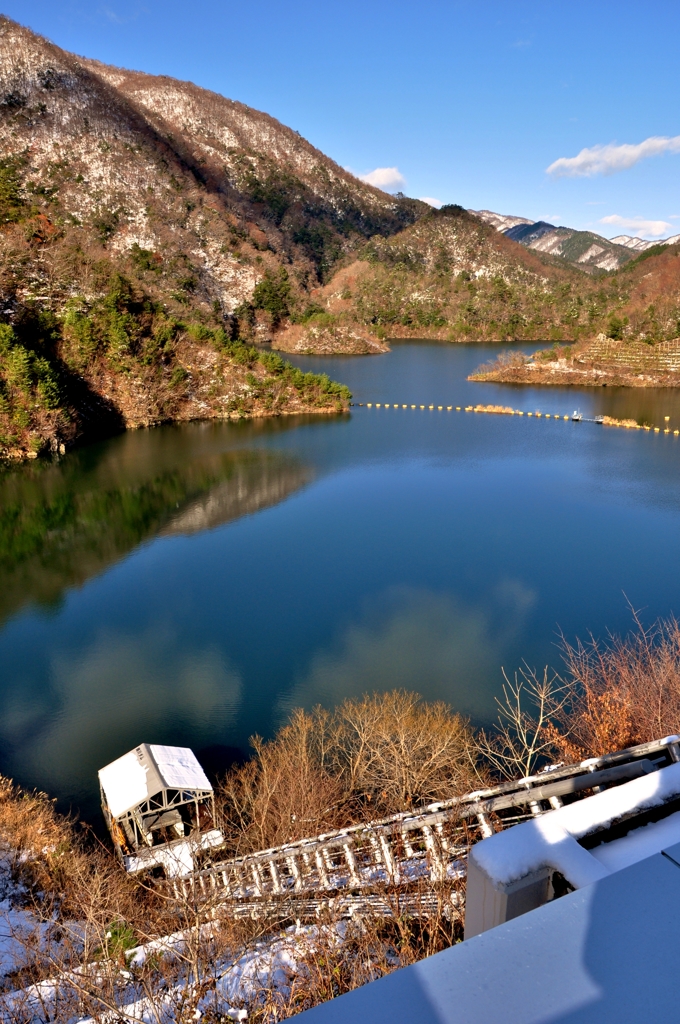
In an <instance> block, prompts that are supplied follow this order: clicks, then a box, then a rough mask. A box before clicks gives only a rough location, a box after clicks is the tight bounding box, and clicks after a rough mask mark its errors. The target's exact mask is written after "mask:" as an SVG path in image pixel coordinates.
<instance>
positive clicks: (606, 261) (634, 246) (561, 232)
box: [469, 210, 680, 272]
mask: <svg viewBox="0 0 680 1024" xmlns="http://www.w3.org/2000/svg"><path fill="white" fill-rule="evenodd" d="M469 212H470V213H473V214H474V215H475V216H476V217H481V219H482V220H484V221H486V223H487V224H490V225H491V226H492V227H494V228H495V229H496V230H497V231H500V232H502V233H503V234H504V235H507V236H508V238H512V240H513V241H514V242H519V243H520V244H521V245H524V246H526V247H527V248H528V249H535V250H537V251H538V252H544V253H547V254H548V255H549V256H557V257H560V258H561V259H563V260H565V261H566V262H567V263H572V264H573V265H575V266H578V267H579V268H580V269H582V270H586V271H590V272H592V271H594V270H618V269H619V268H620V267H622V266H624V264H626V263H628V262H629V261H630V260H631V259H633V258H634V257H635V256H636V255H639V254H640V253H641V252H644V251H645V250H646V249H651V248H652V246H655V245H673V244H675V243H676V242H679V241H680V235H673V236H672V237H671V238H663V239H660V240H659V241H658V242H648V241H645V240H644V239H642V238H632V237H631V236H630V235H617V237H616V238H612V239H609V238H604V237H603V236H602V235H597V234H595V233H594V232H593V231H577V230H576V229H575V228H568V227H564V226H563V225H560V226H559V227H558V226H557V225H555V224H549V223H548V222H547V221H544V220H539V221H532V220H528V219H527V218H526V217H512V216H508V215H506V214H502V213H494V212H493V211H492V210H470V211H469Z"/></svg>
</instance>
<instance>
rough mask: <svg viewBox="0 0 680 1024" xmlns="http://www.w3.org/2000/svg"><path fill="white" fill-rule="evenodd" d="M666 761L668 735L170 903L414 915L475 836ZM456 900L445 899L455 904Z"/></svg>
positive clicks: (296, 855)
mask: <svg viewBox="0 0 680 1024" xmlns="http://www.w3.org/2000/svg"><path fill="white" fill-rule="evenodd" d="M675 761H680V737H678V736H669V737H666V738H665V739H661V740H655V741H652V742H651V743H644V744H641V745H640V746H637V747H630V748H628V749H627V750H621V751H617V752H616V753H613V754H607V755H606V756H604V757H601V758H593V759H590V760H588V761H584V762H582V763H581V764H576V765H567V766H556V767H552V768H549V769H547V770H544V771H542V772H540V773H539V774H538V775H534V776H530V777H528V778H524V779H519V780H517V781H513V782H507V783H503V784H502V785H499V786H496V787H494V788H492V789H485V790H477V791H475V792H473V793H469V794H467V795H466V796H463V797H456V798H453V799H451V800H446V801H443V802H440V803H434V804H430V805H429V806H427V807H422V808H419V809H418V810H415V811H407V812H403V813H401V814H395V815H392V816H391V817H389V818H384V819H382V820H380V821H372V822H367V823H365V824H359V825H353V826H351V827H349V828H345V829H339V830H337V831H335V832H329V833H326V834H324V835H318V836H315V837H313V838H310V839H300V840H297V841H296V842H291V843H286V844H284V845H283V846H278V847H274V848H272V849H269V850H262V851H260V852H258V853H251V854H246V855H244V856H242V857H235V858H232V859H230V860H224V861H221V862H217V863H213V864H211V865H210V866H208V867H206V868H204V869H203V870H201V871H198V872H196V873H195V874H193V875H191V876H190V877H188V878H184V879H176V880H174V881H173V882H171V886H172V890H173V892H174V895H175V897H176V898H177V899H182V898H184V899H191V900H198V901H201V902H202V901H204V900H209V899H212V900H215V901H216V903H219V904H220V905H221V906H223V905H224V904H225V903H228V904H229V905H230V913H232V914H233V916H236V917H242V916H252V917H258V916H264V915H267V916H268V915H271V914H274V915H276V914H279V915H280V916H283V917H296V916H298V917H303V916H304V917H307V916H309V915H313V914H315V913H318V912H319V911H320V909H321V908H322V907H326V906H328V907H334V908H335V909H336V910H339V911H340V912H341V913H342V915H343V916H351V915H352V914H353V913H358V912H361V910H362V909H364V910H366V911H369V910H370V909H371V908H373V909H374V910H377V908H378V906H380V907H382V912H383V913H387V912H390V913H391V912H399V913H402V912H409V913H414V912H418V908H420V911H419V912H420V913H427V912H429V911H430V910H431V909H432V908H433V907H434V906H435V905H437V901H438V897H437V895H436V893H437V883H443V882H445V881H447V880H448V881H455V880H457V879H460V880H462V879H464V877H465V869H466V868H465V865H466V859H467V854H468V850H469V849H470V847H471V846H472V845H473V844H474V843H475V842H477V841H478V840H479V839H482V838H485V837H486V836H489V835H492V834H493V832H494V831H498V830H500V829H504V828H508V827H509V826H510V825H514V824H516V823H518V822H520V821H524V820H526V819H527V818H530V817H531V816H532V815H539V814H543V813H545V812H546V811H549V810H551V809H552V808H557V807H560V806H562V804H563V802H565V801H566V802H572V801H573V800H575V799H579V795H580V794H582V793H584V791H586V790H596V791H599V790H601V789H604V788H607V787H609V786H611V785H615V784H617V783H620V782H626V781H628V780H630V779H634V778H637V777H639V776H640V775H644V774H647V773H649V772H652V771H655V770H657V769H658V768H662V767H665V766H666V765H668V764H670V763H672V762H675ZM454 889H455V887H454ZM461 889H462V886H461ZM376 890H377V893H376ZM388 894H389V895H388ZM460 899H461V897H460V896H458V897H456V896H455V895H454V898H453V903H454V905H455V904H456V903H459V902H460ZM395 908H396V909H395Z"/></svg>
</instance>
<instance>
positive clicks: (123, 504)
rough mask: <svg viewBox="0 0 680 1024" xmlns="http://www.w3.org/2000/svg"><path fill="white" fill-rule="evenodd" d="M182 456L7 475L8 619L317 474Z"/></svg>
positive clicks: (0, 502)
mask: <svg viewBox="0 0 680 1024" xmlns="http://www.w3.org/2000/svg"><path fill="white" fill-rule="evenodd" d="M177 454H178V456H179V455H181V456H182V458H181V460H179V461H181V463H182V464H180V465H178V464H177V460H168V459H160V460H159V461H158V462H156V461H155V460H150V459H149V460H139V459H137V460H135V461H134V464H133V465H127V464H126V460H125V458H122V459H121V458H120V457H119V458H116V459H111V458H108V459H107V456H106V454H105V455H104V457H103V459H101V460H99V461H98V460H97V459H92V458H79V459H76V458H74V459H72V460H70V459H67V460H65V461H64V462H63V463H62V464H61V465H54V464H52V465H49V464H47V465H38V464H36V465H32V466H30V467H22V468H21V469H20V470H18V471H13V472H10V473H7V474H5V475H4V476H2V477H0V620H4V619H6V618H8V617H9V616H11V615H13V614H15V613H16V612H17V611H18V610H19V609H20V608H22V607H24V606H26V605H27V604H31V603H38V604H42V605H50V604H55V603H57V602H58V601H59V600H60V599H61V597H62V594H63V593H64V591H65V590H66V589H67V588H69V587H73V586H79V585H81V584H83V583H84V582H85V581H86V580H88V579H90V578H91V577H92V576H95V575H96V574H98V573H100V572H102V571H103V570H104V569H106V568H108V567H109V566H110V565H112V564H114V563H115V562H117V561H118V560H120V559H121V558H123V557H124V556H125V555H127V554H128V553H129V552H130V551H132V550H133V549H134V548H135V547H137V546H138V545H139V544H140V543H142V542H143V541H145V540H148V539H150V538H152V537H154V536H157V535H158V534H161V533H162V534H166V535H167V534H189V533H196V532H198V531H200V530H205V529H209V528H212V527H215V526H218V525H220V524H222V523H227V522H229V521H231V520H234V519H238V518H239V517H240V516H243V515H248V514H249V513H253V512H256V511H258V510H259V509H262V508H266V507H267V506H270V505H274V504H276V503H277V502H280V501H282V500H283V499H284V498H286V497H287V496H288V495H289V494H291V493H292V492H293V491H295V490H297V489H298V488H299V487H302V486H303V485H304V484H305V483H306V482H307V481H308V480H309V478H310V475H311V474H310V471H309V469H308V468H307V467H305V466H303V465H301V464H300V463H299V462H298V461H297V460H295V459H293V458H291V457H289V456H285V455H280V454H278V453H275V452H267V451H242V450H241V451H231V452H222V453H219V454H203V455H202V457H199V458H191V457H188V458H187V456H190V453H189V452H187V451H186V449H184V450H180V452H178V453H177ZM172 462H175V464H174V465H172ZM152 464H155V466H156V472H154V470H153V465H152Z"/></svg>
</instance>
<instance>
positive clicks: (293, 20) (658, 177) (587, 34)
mask: <svg viewBox="0 0 680 1024" xmlns="http://www.w3.org/2000/svg"><path fill="white" fill-rule="evenodd" d="M2 10H3V12H4V13H5V14H7V15H9V17H12V18H15V19H16V20H17V21H20V22H22V23H23V24H26V25H29V26H30V27H31V28H33V29H34V30H35V31H38V32H41V33H42V34H44V35H46V36H48V37H49V38H50V39H52V40H53V41H54V42H55V43H57V44H58V45H60V46H63V47H64V48H65V49H68V50H73V51H75V52H77V53H81V54H84V55H86V56H90V57H96V58H98V59H99V60H102V61H105V62H107V63H111V64H117V65H122V66H124V67H132V68H137V69H141V70H145V71H149V72H152V73H157V74H167V75H172V76H175V77H177V78H182V79H190V80H191V81H193V82H196V83H197V84H198V85H202V86H205V87H206V88H209V89H214V90H216V91H217V92H221V93H223V94H224V95H226V96H229V97H230V98H232V99H238V100H241V101H242V102H244V103H247V104H249V105H250V106H253V107H257V108H259V109H260V110H266V111H267V112H268V113H270V114H272V115H273V116H274V117H277V118H278V119H279V120H281V121H283V122H284V123H285V124H288V125H290V126H291V127H292V128H295V129H297V130H298V131H299V132H301V134H302V135H304V136H305V137H306V138H307V139H309V140H310V142H312V143H313V144H314V145H315V146H317V147H318V148H319V149H321V150H323V151H324V152H325V153H327V154H328V155H329V156H331V157H333V159H335V160H337V161H338V163H340V164H342V165H343V166H344V167H348V168H350V169H351V170H353V171H354V172H355V173H358V174H367V173H369V172H371V171H375V170H376V169H377V168H382V169H388V170H389V169H395V168H396V169H397V171H398V173H399V174H400V175H401V176H402V178H403V184H402V185H401V188H402V189H403V191H404V192H405V193H406V194H407V195H411V196H417V197H424V196H427V197H432V198H435V199H438V200H439V201H443V202H455V203H461V204H462V205H463V206H466V207H469V208H472V209H482V208H487V209H491V210H495V211H497V212H500V213H509V214H516V215H521V216H526V217H531V218H536V219H539V218H543V219H548V220H551V221H553V222H555V223H560V224H568V225H570V226H573V227H578V228H590V229H591V230H595V231H598V232H600V233H602V234H605V235H607V236H609V237H612V236H615V235H617V234H621V233H626V234H640V235H641V236H642V237H659V236H662V235H663V236H667V235H669V234H675V233H676V232H680V195H679V194H678V177H679V172H680V103H679V102H678V100H679V99H680V97H679V95H678V94H679V93H680V76H678V73H677V57H675V56H674V54H675V53H676V52H677V44H678V42H679V41H680V5H678V4H676V3H672V2H654V0H648V2H646V3H643V2H641V0H636V2H627V0H618V2H610V0H587V2H584V0H555V2H549V0H535V2H532V0H477V2H476V3H472V2H471V0H467V2H465V3H461V2H458V0H448V2H438V0H421V2H419V3H414V2H405V0H392V2H390V3H387V2H384V0H343V2H342V3H339V2H336V0H316V2H314V3H312V2H310V0H289V2H286V0H283V2H282V0H278V2H274V0H258V2H254V0H232V2H229V0H226V2H225V0H195V2H193V3H187V2H186V0H103V2H101V3H100V2H98V0H92V2H88V0H5V3H4V5H3V7H2ZM655 139H660V140H661V141H656V142H655V141H651V142H650V141H647V140H655ZM622 146H623V147H625V146H627V147H629V148H627V149H626V148H620V147H622ZM598 147H607V148H605V149H604V150H602V149H600V148H598ZM584 149H585V150H587V152H586V153H585V154H583V155H581V156H580V157H579V159H578V160H574V158H576V157H578V156H579V154H581V153H582V151H583V150H584ZM591 151H592V152H591ZM553 165H554V166H553ZM551 166H553V170H552V172H551V173H547V168H548V167H551ZM378 181H382V182H384V183H385V187H386V188H387V189H389V190H394V189H396V188H398V187H400V186H399V180H398V178H397V177H396V173H394V172H392V173H391V174H390V173H387V172H386V171H384V172H383V174H382V175H378ZM612 218H613V219H612ZM617 218H618V219H617Z"/></svg>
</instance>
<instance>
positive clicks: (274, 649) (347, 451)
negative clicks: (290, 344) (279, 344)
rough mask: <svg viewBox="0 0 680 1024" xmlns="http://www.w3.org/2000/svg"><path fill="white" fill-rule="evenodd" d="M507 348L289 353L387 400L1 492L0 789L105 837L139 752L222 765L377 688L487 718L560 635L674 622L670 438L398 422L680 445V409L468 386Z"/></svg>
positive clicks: (63, 472)
mask: <svg viewBox="0 0 680 1024" xmlns="http://www.w3.org/2000/svg"><path fill="white" fill-rule="evenodd" d="M525 347H526V346H525ZM534 347H535V346H534ZM497 351H498V348H497V347H494V346H481V345H446V344H434V343H408V344H395V345H394V347H393V350H392V352H391V353H389V354H388V355H385V356H374V357H347V358H345V357H338V358H335V359H320V358H318V359H317V358H296V359H295V360H294V361H295V362H296V363H297V364H298V365H300V366H301V367H303V368H304V369H311V370H315V371H324V372H328V373H329V374H330V375H331V376H332V377H333V378H334V379H336V380H341V381H343V382H345V383H347V384H348V385H349V387H350V388H351V389H352V391H353V393H354V401H355V402H357V403H358V402H363V403H366V402H372V403H376V402H380V403H381V405H382V404H383V403H385V402H388V403H390V406H392V405H393V404H395V403H397V404H398V405H399V408H398V409H394V408H391V407H390V408H389V409H385V408H384V407H381V408H380V409H377V408H375V406H374V407H373V408H371V409H368V408H366V407H363V408H359V407H357V406H355V407H353V408H352V409H351V410H350V412H349V413H348V414H344V415H339V416H335V417H297V418H282V419H276V420H271V421H259V422H253V423H232V424H230V423H194V424H188V425H183V426H168V427H161V428H157V429H154V430H143V431H136V432H130V433H127V434H125V435H122V436H119V437H115V438H113V439H111V440H109V441H106V442H103V443H99V444H95V445H91V446H89V447H87V448H83V449H81V450H80V451H76V452H73V453H71V454H69V455H67V456H66V457H64V458H63V459H61V461H60V462H58V463H37V462H36V463H32V464H31V465H28V466H24V467H19V468H17V469H13V470H9V471H6V472H5V473H4V474H3V475H2V476H0V739H1V743H0V771H2V772H3V773H4V774H6V775H9V776H12V777H13V778H14V779H16V780H17V781H18V782H20V783H21V784H23V785H25V786H31V787H33V786H37V787H40V788H42V789H45V790H46V791H48V792H49V793H50V794H51V795H54V796H56V797H58V799H59V805H60V807H62V808H67V807H68V806H70V805H73V806H74V807H76V808H78V809H80V811H81V812H82V813H83V815H84V816H86V817H87V818H88V819H89V820H91V821H92V822H93V823H95V824H97V825H99V824H100V821H99V817H100V816H99V811H98V794H97V784H96V772H97V769H98V768H99V767H101V766H102V765H104V764H106V763H107V762H108V761H110V760H112V759H113V758H115V757H117V756H119V755H120V754H122V753H124V752H125V751H126V750H128V749H130V748H131V747H132V746H134V745H136V744H138V743H140V742H142V741H148V742H153V743H171V744H172V743H177V744H181V745H187V746H191V747H193V748H194V749H195V750H196V751H197V752H200V756H201V757H202V758H203V759H204V761H205V763H206V764H207V765H208V767H209V768H219V767H221V766H223V765H225V764H226V763H228V762H229V761H230V760H231V759H232V758H234V757H236V756H238V752H239V751H241V752H242V753H245V752H247V750H248V737H249V736H251V735H252V734H253V733H259V734H261V735H264V736H269V735H271V734H272V732H273V731H274V730H275V729H276V728H277V727H278V726H279V725H280V724H281V723H282V722H283V721H285V719H286V716H287V715H288V714H289V712H290V710H291V709H292V708H293V707H296V706H305V707H311V706H313V705H314V704H316V703H321V704H323V705H325V706H327V707H331V706H333V705H334V704H336V703H337V702H339V701H340V700H342V699H343V697H345V696H347V695H350V694H352V695H360V694H362V693H364V692H370V691H374V690H385V689H390V688H393V687H405V688H408V689H412V690H417V691H419V692H420V693H422V694H423V695H424V696H425V697H427V698H430V699H442V700H445V701H447V702H449V703H450V704H451V705H453V707H455V708H457V709H459V710H461V711H463V712H464V713H465V714H467V715H469V716H471V718H472V719H473V721H475V722H480V723H483V722H488V721H490V720H491V719H492V718H493V717H494V697H495V696H496V695H497V694H498V693H499V692H500V688H501V684H502V679H503V677H502V667H505V670H506V671H507V672H508V673H512V672H514V671H515V670H516V669H517V668H518V667H519V666H520V665H521V664H522V662H523V661H526V662H527V663H528V664H529V665H531V666H536V667H537V668H539V669H540V668H541V667H542V666H543V665H545V664H550V665H553V666H555V667H556V668H559V665H560V655H559V650H558V646H557V644H558V640H559V633H560V631H563V632H564V634H565V635H566V636H567V637H568V638H569V639H573V638H575V637H576V636H580V637H582V638H584V639H587V637H588V634H589V632H592V633H593V634H594V635H595V636H604V635H606V633H607V631H608V630H611V631H626V630H627V629H628V628H629V627H630V625H631V613H630V608H629V606H628V602H630V603H631V604H632V605H633V606H634V607H635V608H637V609H640V610H641V614H642V617H643V620H644V621H645V622H651V621H653V620H654V619H655V618H656V617H657V616H659V615H664V616H665V615H669V614H671V613H672V612H680V600H679V598H680V594H679V588H678V568H679V566H680V473H679V469H680V438H676V437H674V436H673V435H670V436H669V435H664V434H653V433H648V432H643V431H624V430H616V429H611V428H606V427H601V426H597V425H595V424H592V423H584V422H581V423H572V422H571V421H569V422H565V421H563V420H559V421H557V420H555V419H549V420H546V419H544V418H543V419H534V418H531V419H530V418H527V417H526V416H525V417H508V416H489V415H477V414H473V413H465V412H455V411H451V412H447V411H446V410H444V411H441V412H439V411H437V410H436V409H435V410H434V411H430V410H428V409H425V410H423V411H421V410H420V409H417V410H411V409H410V408H408V409H406V410H404V409H402V408H401V405H402V404H403V403H406V404H408V405H409V406H410V405H411V404H412V403H415V404H417V405H419V404H421V403H422V404H425V405H428V404H430V403H433V404H435V406H436V405H437V404H441V405H444V406H446V405H453V406H455V405H461V406H465V405H467V404H471V403H473V404H474V403H477V402H479V403H484V404H485V403H494V404H495V403H499V404H506V405H512V406H514V407H515V408H518V409H524V410H526V411H533V410H537V409H540V410H542V411H543V412H550V413H560V414H561V415H564V414H569V415H570V414H571V413H572V412H573V410H574V409H575V408H576V407H578V408H580V410H581V411H582V413H583V414H584V416H588V415H595V414H597V413H607V414H609V415H613V416H617V417H620V418H624V417H629V416H634V417H641V418H642V417H643V418H645V419H647V420H649V421H650V422H653V423H657V424H660V425H661V426H663V417H664V416H670V417H671V419H670V425H671V427H673V426H680V395H678V394H677V393H676V392H671V391H663V390H639V391H636V390H625V389H612V388H601V389H592V390H584V391H574V390H568V389H554V390H553V389H546V388H529V387H508V386H503V385H493V384H476V383H470V382H468V381H467V380H466V377H467V375H468V373H470V372H472V370H474V369H475V368H476V367H477V366H478V365H479V364H480V363H481V362H483V361H484V360H486V359H488V358H490V357H491V356H493V355H494V354H495V353H497Z"/></svg>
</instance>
